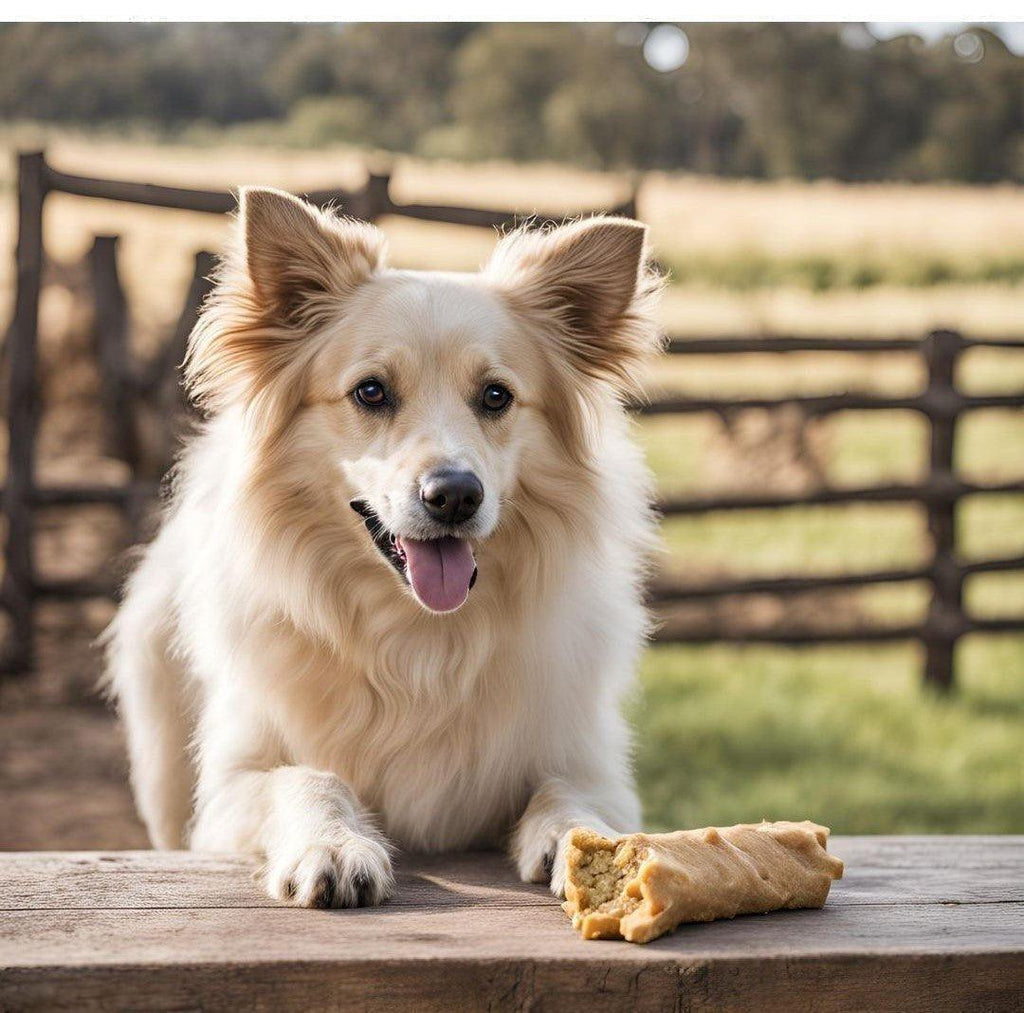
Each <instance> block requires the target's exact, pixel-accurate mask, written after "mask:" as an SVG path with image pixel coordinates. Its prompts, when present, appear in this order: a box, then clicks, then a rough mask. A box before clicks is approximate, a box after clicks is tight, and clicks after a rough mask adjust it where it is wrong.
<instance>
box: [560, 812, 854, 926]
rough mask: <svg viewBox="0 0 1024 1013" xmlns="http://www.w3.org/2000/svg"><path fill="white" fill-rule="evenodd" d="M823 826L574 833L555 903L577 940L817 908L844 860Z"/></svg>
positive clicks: (806, 823)
mask: <svg viewBox="0 0 1024 1013" xmlns="http://www.w3.org/2000/svg"><path fill="white" fill-rule="evenodd" d="M828 835H829V830H828V827H821V826H818V825H817V824H816V823H811V822H809V821H807V820H805V821H804V822H802V823H787V822H782V823H768V822H763V823H741V824H739V825H737V826H735V827H720V828H719V827H707V828H705V829H703V830H678V831H676V832H675V833H671V834H630V835H628V836H625V837H619V838H617V839H616V840H610V839H609V838H607V837H602V836H601V835H600V834H598V833H595V832H594V831H593V830H587V829H584V828H578V829H576V830H573V831H572V836H571V838H570V845H569V848H568V854H567V857H566V860H567V863H568V868H567V871H566V882H565V896H566V901H565V903H564V904H563V905H562V907H563V908H564V909H565V912H566V914H568V915H570V916H571V918H572V924H573V928H576V929H579V930H580V933H581V934H582V936H583V938H584V939H627V940H628V941H629V942H631V943H648V942H650V941H651V940H652V939H657V937H658V936H660V935H663V934H664V933H665V932H670V931H671V930H672V929H674V928H675V927H676V926H677V925H680V924H682V923H683V922H710V921H714V920H715V919H716V918H734V917H735V916H736V915H741V914H756V913H764V912H767V911H778V910H780V909H782V908H808V907H821V906H822V905H823V904H824V903H825V898H826V897H828V891H829V887H830V886H831V885H832V880H833V879H840V878H842V875H843V863H842V862H841V861H840V860H839V859H838V858H836V857H835V855H830V854H829V853H828V852H827V851H826V850H825V845H826V844H827V842H828Z"/></svg>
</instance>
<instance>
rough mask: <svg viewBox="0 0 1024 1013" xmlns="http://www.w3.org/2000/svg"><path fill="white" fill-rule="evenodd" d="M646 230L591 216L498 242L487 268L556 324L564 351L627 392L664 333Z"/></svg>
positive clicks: (522, 303) (536, 315) (516, 299)
mask: <svg viewBox="0 0 1024 1013" xmlns="http://www.w3.org/2000/svg"><path fill="white" fill-rule="evenodd" d="M646 246H647V228H646V226H644V225H642V224H640V223H639V222H635V221H632V220H630V219H628V218H591V219H586V220H584V221H580V222H576V223H574V224H572V225H563V226H561V227H560V228H556V229H551V230H548V231H543V230H532V231H531V230H521V231H519V232H516V233H513V234H512V235H511V236H509V237H507V238H506V239H504V240H503V241H502V242H501V244H499V246H498V248H497V250H495V255H494V257H493V258H492V260H491V263H490V265H489V267H488V273H490V274H491V275H492V276H496V277H497V279H498V281H499V284H500V285H501V287H502V288H503V289H504V290H505V292H506V293H507V295H508V297H509V298H510V300H511V301H512V302H513V304H514V305H515V306H516V307H517V308H518V309H520V310H521V311H523V312H526V313H528V314H529V315H530V316H531V318H532V319H534V320H537V321H540V322H543V323H547V324H549V325H554V326H555V328H556V330H557V332H558V337H559V340H560V344H561V351H562V352H563V353H564V354H565V355H567V356H568V358H569V359H570V360H571V361H572V362H573V364H574V365H575V366H576V367H577V368H578V369H579V370H581V371H582V372H583V373H585V374H587V375H588V376H592V377H596V378H599V379H602V380H606V381H608V382H610V383H612V384H613V386H615V387H616V388H617V389H618V390H619V391H620V392H621V393H632V392H634V390H635V388H636V386H637V383H638V373H639V371H640V367H641V365H642V364H643V362H644V361H645V360H646V359H647V357H648V355H649V353H650V352H652V351H654V350H656V349H657V347H658V345H659V341H660V338H659V335H658V331H657V328H656V326H655V325H654V322H653V320H652V319H651V315H650V304H651V298H650V297H651V296H652V295H653V294H654V292H655V291H656V289H657V288H658V287H659V286H660V282H659V279H658V278H657V277H656V275H655V274H654V273H653V272H652V271H651V270H650V268H649V267H648V266H647V260H646Z"/></svg>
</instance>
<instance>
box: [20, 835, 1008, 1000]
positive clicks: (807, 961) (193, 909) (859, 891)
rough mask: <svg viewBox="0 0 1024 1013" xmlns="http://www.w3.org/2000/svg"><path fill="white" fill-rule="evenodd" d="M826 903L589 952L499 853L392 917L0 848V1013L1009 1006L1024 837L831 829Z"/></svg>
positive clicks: (174, 872) (449, 866) (409, 900)
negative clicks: (838, 863) (291, 904)
mask: <svg viewBox="0 0 1024 1013" xmlns="http://www.w3.org/2000/svg"><path fill="white" fill-rule="evenodd" d="M833 850H834V851H835V852H836V853H837V854H839V855H841V856H842V857H843V858H844V859H845V860H846V862H847V868H848V874H847V878H846V879H844V880H842V881H840V882H839V883H836V884H835V886H834V887H833V896H832V897H831V898H830V900H829V903H828V905H827V906H826V908H825V909H824V910H823V911H793V912H780V913H777V914H773V915H771V916H767V917H759V916H752V917H747V918H738V919H736V920H735V921H732V922H717V923H714V924H711V925H696V926H684V927H682V928H681V929H680V930H679V931H677V932H676V933H675V934H673V935H672V936H670V937H666V938H664V939H661V940H658V941H657V942H655V943H652V944H650V945H649V946H646V947H636V946H630V945H628V944H625V943H601V942H585V941H583V940H581V939H579V938H578V937H577V936H576V935H575V934H574V933H573V932H572V931H571V930H570V928H569V924H568V920H567V919H566V918H565V916H564V914H563V913H562V912H561V910H560V909H559V906H558V904H557V902H556V901H555V900H554V898H552V897H551V896H550V895H549V894H548V893H547V892H546V891H545V890H544V889H543V888H542V887H539V886H527V885H524V884H521V883H519V882H517V880H516V877H515V875H514V873H513V871H512V869H511V868H510V866H509V864H508V863H507V861H506V860H505V859H504V858H503V857H502V856H501V855H499V854H493V853H492V854H469V855H455V856H432V857H431V856H426V857H423V856H405V857H404V858H402V859H400V861H399V892H398V896H397V897H396V899H395V901H394V902H393V903H391V904H389V905H387V906H386V907H384V908H380V909H372V910H371V909H363V910H359V911H335V912H328V911H304V910H298V909H294V908H286V907H277V906H275V905H273V904H272V902H270V901H269V900H267V899H266V898H265V897H264V895H263V894H262V893H261V891H260V890H259V888H258V887H257V885H256V884H255V883H254V882H253V879H252V872H253V865H252V863H249V862H247V861H245V860H243V859H240V858H235V857H232V856H214V855H192V854H176V853H157V852H128V853H110V854H103V853H77V854H75V853H69V854H45V853H26V854H8V855H0V886H2V907H3V909H4V910H2V911H0V1008H3V1009H10V1010H20V1009H70V1008H74V1009H100V1008H102V1009H135V1008H140V1007H142V1008H146V1009H181V1008H204V1009H218V1008H226V1007H237V1006H239V1005H243V1004H244V1005H246V1006H250V1007H252V1008H254V1009H313V1010H318V1009H325V1010H326V1009H343V1008H344V1009H352V1008H356V1009H358V1008H371V1007H372V1008H374V1009H384V1010H391V1009H417V1010H435V1009H436V1010H442V1009H445V1010H449V1009H451V1010H460V1009H481V1008H493V1009H531V1010H534V1009H542V1010H543V1009H552V1008H556V1007H557V1008H559V1009H560V1010H564V1009H572V1008H576V1007H579V1006H582V1005H584V1004H585V1005H586V1006H587V1008H588V1009H594V1010H604V1009H608V1010H612V1009H622V1008H633V1009H639V1010H644V1009H651V1010H661V1009H666V1010H668V1009H671V1010H680V1009H690V1010H710V1009H737V1008H749V1007H750V1006H751V1005H752V1004H756V1006H757V1007H758V1008H759V1009H766V1010H771V1009H783V1008H793V1007H794V1006H795V1005H802V1006H806V1007H808V1008H812V1009H821V1010H841V1009H864V1008H871V1009H901V1010H946V1009H949V1010H954V1009H963V1008H968V1007H970V1008H983V1009H986V1010H1001V1009H1017V1008H1019V1000H1020V996H1021V995H1022V994H1024V899H1022V898H1021V892H1022V891H1021V884H1022V883H1024V838H1020V837H1014V838H1001V837H985V838H981V837H975V838H920V837H914V838H842V837H839V838H836V839H835V840H834V842H833Z"/></svg>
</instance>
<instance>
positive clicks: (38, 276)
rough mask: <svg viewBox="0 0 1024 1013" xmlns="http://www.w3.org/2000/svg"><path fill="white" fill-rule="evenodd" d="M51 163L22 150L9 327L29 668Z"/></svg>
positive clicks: (16, 557)
mask: <svg viewBox="0 0 1024 1013" xmlns="http://www.w3.org/2000/svg"><path fill="white" fill-rule="evenodd" d="M46 190H47V184H46V162H45V160H44V157H43V153H42V152H32V153H30V154H23V155H19V156H18V246H17V251H16V253H15V259H16V262H17V290H16V294H15V301H14V318H13V320H12V322H11V327H10V330H9V331H8V332H7V362H8V387H7V441H8V447H7V478H6V483H5V486H4V502H3V510H4V514H5V517H6V520H7V544H6V545H5V547H4V561H5V569H4V597H5V599H6V601H7V605H8V607H9V609H10V612H11V619H12V624H13V630H12V642H11V645H10V651H9V652H8V654H7V657H6V658H5V659H4V666H3V667H4V668H7V669H9V670H11V671H17V672H21V671H26V670H28V669H29V668H31V666H32V660H33V612H34V593H35V565H34V560H33V546H32V497H33V493H34V489H35V444H36V430H37V428H38V425H39V398H38V389H37V368H38V360H39V292H40V288H41V285H42V273H43V200H44V199H45V197H46Z"/></svg>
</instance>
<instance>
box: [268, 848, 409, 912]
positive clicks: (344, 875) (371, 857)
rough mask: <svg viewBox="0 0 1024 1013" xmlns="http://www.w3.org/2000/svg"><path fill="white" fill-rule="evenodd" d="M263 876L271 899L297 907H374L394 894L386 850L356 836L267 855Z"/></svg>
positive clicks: (392, 876) (393, 878)
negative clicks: (294, 850) (331, 842)
mask: <svg viewBox="0 0 1024 1013" xmlns="http://www.w3.org/2000/svg"><path fill="white" fill-rule="evenodd" d="M263 876H264V882H265V885H266V888H267V892H268V893H269V894H270V896H271V897H273V898H275V899H276V900H282V901H287V902H288V903H290V904H296V905H298V906H299V907H322V908H326V907H370V906H373V905H376V904H381V903H383V902H384V901H385V900H387V899H388V898H389V897H391V896H392V894H393V893H394V890H395V877H394V873H393V872H392V870H391V858H390V856H389V855H388V851H387V848H386V847H385V846H384V845H383V844H382V843H380V841H377V840H374V839H373V838H370V837H364V836H361V835H358V834H352V835H350V836H348V837H346V838H345V839H344V840H343V841H340V842H338V843H334V844H312V845H309V846H307V847H306V848H304V849H301V850H299V851H296V852H290V853H282V854H278V855H271V856H268V860H267V864H266V866H265V867H264V869H263Z"/></svg>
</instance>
